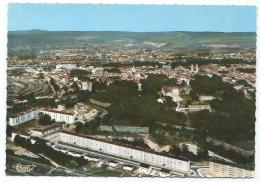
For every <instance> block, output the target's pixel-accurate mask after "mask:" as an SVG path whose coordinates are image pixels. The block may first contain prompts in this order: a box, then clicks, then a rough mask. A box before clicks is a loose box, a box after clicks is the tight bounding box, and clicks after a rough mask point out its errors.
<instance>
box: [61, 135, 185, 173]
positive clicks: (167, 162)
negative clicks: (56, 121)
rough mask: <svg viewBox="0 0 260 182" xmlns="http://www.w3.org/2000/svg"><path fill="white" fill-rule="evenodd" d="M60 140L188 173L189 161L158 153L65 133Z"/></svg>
mask: <svg viewBox="0 0 260 182" xmlns="http://www.w3.org/2000/svg"><path fill="white" fill-rule="evenodd" d="M60 140H61V142H63V143H67V144H72V145H75V146H78V147H83V148H86V149H90V150H93V151H97V152H101V153H105V154H109V155H113V156H117V157H121V158H124V159H128V160H132V161H136V162H140V163H144V164H148V165H151V166H156V167H159V168H163V169H167V170H170V171H176V172H181V173H189V172H190V162H189V161H183V160H179V159H174V158H172V157H169V156H164V155H162V154H159V153H153V152H152V151H145V150H141V149H137V148H134V147H132V146H129V145H122V144H115V143H110V142H108V141H104V140H99V139H93V138H90V137H87V136H81V135H76V134H75V133H70V132H65V131H63V132H61V133H60Z"/></svg>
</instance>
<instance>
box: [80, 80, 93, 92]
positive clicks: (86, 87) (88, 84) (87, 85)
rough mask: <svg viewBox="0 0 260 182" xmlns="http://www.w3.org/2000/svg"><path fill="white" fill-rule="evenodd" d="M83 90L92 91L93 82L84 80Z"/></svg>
mask: <svg viewBox="0 0 260 182" xmlns="http://www.w3.org/2000/svg"><path fill="white" fill-rule="evenodd" d="M81 90H87V91H90V92H92V82H82V83H81Z"/></svg>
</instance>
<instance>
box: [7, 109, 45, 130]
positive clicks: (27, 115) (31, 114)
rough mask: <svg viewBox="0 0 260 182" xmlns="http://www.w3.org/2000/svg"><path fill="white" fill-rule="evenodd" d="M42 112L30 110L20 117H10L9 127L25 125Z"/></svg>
mask: <svg viewBox="0 0 260 182" xmlns="http://www.w3.org/2000/svg"><path fill="white" fill-rule="evenodd" d="M39 112H40V110H39V109H36V110H30V111H27V112H24V113H21V114H19V115H16V116H14V117H10V118H9V121H8V122H9V125H10V126H17V125H19V124H22V123H25V122H27V121H30V120H32V119H35V118H36V117H37V116H38V114H39Z"/></svg>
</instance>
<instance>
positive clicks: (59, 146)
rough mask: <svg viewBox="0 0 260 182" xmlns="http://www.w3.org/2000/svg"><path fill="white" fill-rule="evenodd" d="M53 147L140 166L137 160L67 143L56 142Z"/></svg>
mask: <svg viewBox="0 0 260 182" xmlns="http://www.w3.org/2000/svg"><path fill="white" fill-rule="evenodd" d="M55 147H57V148H62V149H68V150H70V151H74V152H76V153H81V154H86V155H89V154H90V155H93V156H97V157H101V158H106V159H109V160H113V161H118V162H123V163H125V164H129V165H132V166H136V167H140V163H138V162H134V161H130V160H126V159H122V158H119V157H114V156H111V155H108V154H103V153H100V152H95V151H91V150H88V149H81V148H79V147H74V146H69V145H68V144H66V145H64V144H62V143H56V144H55Z"/></svg>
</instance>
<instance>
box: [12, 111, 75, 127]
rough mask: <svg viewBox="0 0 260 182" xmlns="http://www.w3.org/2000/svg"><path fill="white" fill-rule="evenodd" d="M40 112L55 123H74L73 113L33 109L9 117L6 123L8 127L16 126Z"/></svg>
mask: <svg viewBox="0 0 260 182" xmlns="http://www.w3.org/2000/svg"><path fill="white" fill-rule="evenodd" d="M40 112H42V113H44V114H48V115H49V116H50V117H51V119H55V121H56V122H66V123H68V124H71V123H73V122H75V118H76V115H75V113H73V112H69V111H60V110H50V109H35V110H31V111H28V112H24V113H21V114H18V115H16V116H15V117H9V120H8V123H9V125H10V126H17V125H19V124H22V123H25V122H27V121H30V120H32V119H35V118H37V116H38V114H39V113H40Z"/></svg>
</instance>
